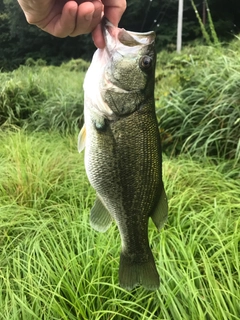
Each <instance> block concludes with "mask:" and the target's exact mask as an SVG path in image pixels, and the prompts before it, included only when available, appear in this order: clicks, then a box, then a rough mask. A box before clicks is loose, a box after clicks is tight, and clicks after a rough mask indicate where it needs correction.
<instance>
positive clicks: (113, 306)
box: [0, 129, 240, 320]
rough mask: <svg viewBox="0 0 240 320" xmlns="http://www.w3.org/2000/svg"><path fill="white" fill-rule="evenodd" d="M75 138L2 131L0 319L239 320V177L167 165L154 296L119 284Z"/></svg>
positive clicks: (209, 167) (185, 163)
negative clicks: (92, 219) (97, 226)
mask: <svg viewBox="0 0 240 320" xmlns="http://www.w3.org/2000/svg"><path fill="white" fill-rule="evenodd" d="M76 138H77V137H76V136H75V137H73V136H68V135H67V136H65V137H61V136H60V135H59V134H57V133H52V134H47V133H32V134H27V133H26V132H25V131H24V130H15V129H12V130H7V131H5V132H4V131H1V132H0V141H1V148H0V181H1V183H0V319H7V320H19V319H24V320H25V319H26V320H31V319H49V320H54V319H56V320H57V319H58V320H60V319H66V320H71V319H72V320H73V319H87V320H89V319H106V320H107V319H119V320H121V319H139V320H144V319H145V320H147V319H152V320H153V319H154V320H157V319H158V320H159V319H162V320H163V319H174V320H178V319H179V320H180V319H181V320H182V319H189V320H190V319H191V320H192V319H196V320H199V319H211V320H219V319H226V320H229V319H231V320H234V319H236V320H237V319H239V315H240V307H239V306H240V298H239V285H240V273H239V267H240V265H239V261H240V259H239V258H240V257H239V240H240V219H239V210H240V199H239V188H240V183H239V180H234V179H232V178H231V176H235V173H232V171H229V170H226V166H227V163H226V162H220V163H219V164H218V166H216V165H214V164H213V163H212V162H211V161H210V160H207V159H205V160H203V159H202V161H201V162H196V161H193V160H192V159H191V158H189V157H185V158H178V159H174V160H168V159H165V161H164V163H163V169H164V181H165V185H166V190H167V195H168V198H169V208H170V214H169V219H168V222H167V224H166V225H165V227H164V229H163V230H162V231H161V232H160V233H158V232H157V231H156V230H155V228H154V226H153V224H152V223H150V226H149V238H150V242H151V246H152V250H153V253H154V256H155V259H156V263H157V268H158V270H159V273H160V276H161V286H160V289H159V290H158V291H156V292H148V291H145V290H144V289H142V288H137V289H136V290H134V291H132V292H126V291H125V290H123V289H122V288H120V287H119V285H118V264H119V251H120V238H119V235H118V231H117V228H116V227H115V226H112V227H111V228H110V230H109V231H108V232H107V233H106V234H99V233H97V232H95V231H94V230H92V229H91V228H90V226H89V221H88V219H89V210H90V208H91V206H92V204H93V201H94V197H95V195H94V191H93V190H92V189H91V187H90V186H89V184H88V181H87V178H86V175H85V171H84V166H83V156H82V155H79V154H78V153H77V150H76V140H77V139H76Z"/></svg>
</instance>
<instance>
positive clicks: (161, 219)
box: [151, 184, 168, 230]
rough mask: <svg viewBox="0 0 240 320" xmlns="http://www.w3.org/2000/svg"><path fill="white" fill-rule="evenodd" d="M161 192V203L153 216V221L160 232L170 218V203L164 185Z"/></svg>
mask: <svg viewBox="0 0 240 320" xmlns="http://www.w3.org/2000/svg"><path fill="white" fill-rule="evenodd" d="M161 190H162V192H161V194H160V198H159V201H158V203H157V205H156V207H155V209H154V211H153V213H152V214H151V218H152V221H153V222H154V224H155V226H156V227H157V229H158V230H160V229H161V228H162V227H163V225H164V223H165V221H166V220H167V217H168V201H167V196H166V193H165V190H164V186H163V184H162V188H161Z"/></svg>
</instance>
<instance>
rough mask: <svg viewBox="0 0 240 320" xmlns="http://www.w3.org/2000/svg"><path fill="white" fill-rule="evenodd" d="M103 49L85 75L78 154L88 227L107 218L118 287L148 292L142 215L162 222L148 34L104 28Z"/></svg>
mask: <svg viewBox="0 0 240 320" xmlns="http://www.w3.org/2000/svg"><path fill="white" fill-rule="evenodd" d="M103 28H104V34H105V41H106V48H105V49H101V50H100V49H98V50H97V51H96V53H95V55H94V58H93V61H92V64H91V66H90V68H89V70H88V72H87V75H86V78H85V82H84V91H85V105H84V118H85V126H84V128H83V129H82V130H81V132H80V135H79V151H81V150H82V149H83V148H84V147H85V167H86V172H87V176H88V179H89V181H90V183H91V185H92V186H93V188H94V189H95V190H96V194H97V198H96V201H95V204H94V206H93V208H92V209H91V213H90V223H91V226H92V227H93V228H94V229H96V230H98V231H100V232H104V231H106V230H107V229H108V228H109V227H110V225H111V223H112V220H114V221H115V222H116V224H117V226H118V229H119V232H120V236H121V243H122V250H121V256H120V267H119V281H120V285H121V286H122V287H123V288H125V289H127V290H131V289H133V288H134V287H135V286H137V285H142V286H143V287H145V288H146V289H150V290H155V289H157V288H158V287H159V275H158V272H157V269H156V266H155V262H154V258H153V254H152V252H151V249H150V247H149V241H148V220H149V217H151V218H152V219H153V222H154V223H155V225H156V226H157V228H158V229H160V228H161V227H162V225H163V224H164V222H165V220H166V219H167V198H166V194H165V191H164V186H163V182H162V156H161V142H160V136H159V129H158V123H157V119H156V115H155V103H154V74H155V57H156V55H155V51H154V33H153V32H149V33H133V32H129V31H126V30H124V29H118V28H116V27H113V26H112V25H111V24H110V23H109V22H105V23H104V27H103Z"/></svg>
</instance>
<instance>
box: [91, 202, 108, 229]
mask: <svg viewBox="0 0 240 320" xmlns="http://www.w3.org/2000/svg"><path fill="white" fill-rule="evenodd" d="M111 223H112V217H111V215H110V213H109V212H108V210H107V209H106V208H105V206H104V205H103V204H102V202H101V200H100V199H99V197H98V196H97V198H96V200H95V203H94V205H93V207H92V209H91V212H90V224H91V227H92V228H93V229H95V230H96V231H99V232H105V231H107V229H108V228H109V227H110V226H111Z"/></svg>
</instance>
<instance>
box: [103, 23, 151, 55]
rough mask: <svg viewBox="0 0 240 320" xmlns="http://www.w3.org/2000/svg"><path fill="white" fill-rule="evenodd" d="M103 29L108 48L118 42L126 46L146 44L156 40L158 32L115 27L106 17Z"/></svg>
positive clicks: (111, 47)
mask: <svg viewBox="0 0 240 320" xmlns="http://www.w3.org/2000/svg"><path fill="white" fill-rule="evenodd" d="M102 30H103V35H104V39H105V43H106V47H107V48H108V49H110V51H111V49H113V48H114V47H116V46H117V44H122V45H124V46H126V47H135V46H145V45H150V44H152V43H153V42H154V40H155V37H156V34H155V32H154V31H148V32H133V31H127V30H125V29H123V28H122V29H121V28H118V27H115V26H114V25H113V24H112V23H111V22H110V21H109V20H108V19H107V18H106V17H104V18H103V20H102Z"/></svg>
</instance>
